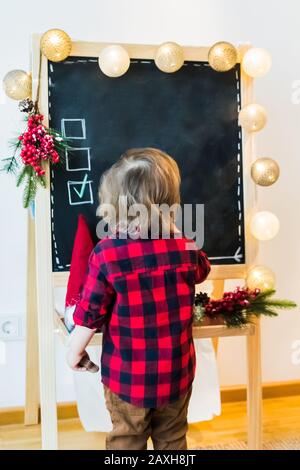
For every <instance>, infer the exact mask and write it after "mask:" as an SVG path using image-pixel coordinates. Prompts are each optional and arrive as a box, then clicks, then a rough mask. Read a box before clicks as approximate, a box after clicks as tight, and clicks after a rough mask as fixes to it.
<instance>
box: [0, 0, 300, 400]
mask: <svg viewBox="0 0 300 470" xmlns="http://www.w3.org/2000/svg"><path fill="white" fill-rule="evenodd" d="M299 19H300V3H299V1H298V0H286V1H282V0H280V1H278V0H273V1H272V2H271V1H265V2H262V1H261V0H252V1H251V2H241V1H240V0H184V1H183V0H182V1H180V0H163V1H162V0H148V1H147V0H144V1H140V0H85V2H77V1H71V0H64V1H63V2H62V1H60V0H52V1H51V3H50V4H49V5H47V7H46V8H44V7H43V6H41V3H40V2H39V1H38V0H28V1H27V2H20V1H19V0H10V1H9V2H6V3H5V6H2V11H1V19H0V26H1V27H0V44H1V61H0V77H3V75H4V74H5V73H6V72H7V71H9V70H11V69H14V68H24V69H26V68H27V66H28V62H29V54H28V50H29V35H30V33H31V32H44V31H45V30H47V29H49V28H51V27H61V28H62V29H65V30H66V31H67V32H68V33H69V34H70V35H71V36H72V38H74V39H83V40H92V41H107V42H118V41H119V42H133V43H157V44H159V43H160V42H162V41H165V40H175V41H177V42H178V43H181V44H185V45H210V44H212V43H214V42H215V41H217V40H220V39H226V40H229V41H232V42H233V43H238V42H251V43H252V44H254V45H257V46H261V47H265V48H267V49H268V50H269V51H270V52H271V54H272V56H273V67H272V71H271V73H270V74H269V75H268V76H267V77H265V78H263V79H260V80H258V81H257V86H256V90H257V100H258V101H259V102H261V103H262V104H263V105H265V106H266V108H267V109H268V112H269V124H268V126H267V128H266V129H265V130H264V131H263V132H262V133H261V134H260V135H259V136H258V138H257V151H258V155H268V156H272V157H274V158H275V159H276V160H277V161H278V162H279V164H280V166H281V178H280V180H279V181H278V183H277V184H276V185H274V186H273V187H271V188H267V189H259V191H258V194H259V206H260V208H263V209H267V210H272V211H274V212H275V213H276V214H277V215H278V217H279V218H280V221H281V231H280V234H279V235H278V236H277V238H276V239H275V240H274V241H272V242H266V243H264V244H262V245H261V250H260V255H259V259H260V262H262V263H265V264H266V265H268V266H270V267H271V268H272V269H273V270H274V271H275V273H276V276H277V289H278V294H279V295H280V296H285V297H288V298H293V299H294V300H296V301H298V303H299V304H300V291H299V287H298V286H299V279H300V243H299V240H298V237H299V232H298V230H299V228H300V219H299V215H298V212H297V209H298V208H299V205H300V192H299V173H300V157H299V118H300V105H298V106H297V105H295V104H292V102H291V94H292V83H293V81H294V80H297V79H300V51H299V41H300V32H299ZM19 123H20V113H19V112H18V110H17V106H16V103H15V102H13V101H10V100H8V99H6V98H5V97H4V96H3V93H2V95H0V126H1V127H0V128H1V134H0V155H3V156H5V155H6V153H7V144H6V142H7V140H8V138H10V136H11V135H12V134H14V133H15V132H16V131H18V129H19ZM0 191H1V193H0V194H1V197H0V207H1V221H2V222H1V231H0V246H1V264H0V266H1V273H0V298H1V303H0V315H5V316H6V315H8V314H11V315H18V314H22V315H25V313H24V312H25V298H26V292H25V273H26V212H25V211H24V210H23V209H22V205H21V194H20V192H19V191H17V190H16V189H15V186H14V181H13V180H11V179H10V178H8V177H7V176H6V175H2V174H1V175H0ZM262 336H263V337H262V344H263V377H264V380H265V381H277V380H290V379H291V380H292V379H298V378H299V375H300V365H293V364H292V361H291V352H292V344H293V342H294V341H295V340H297V339H300V316H299V310H297V311H293V312H291V313H282V314H281V316H280V317H279V318H278V319H272V320H265V321H263V335H262ZM24 354H25V347H24V343H23V342H19V343H10V344H8V343H7V348H6V359H7V362H6V364H4V365H0V384H1V387H0V390H1V391H0V406H3V407H4V406H7V407H8V406H15V405H21V404H22V403H23V402H24V375H25V360H24ZM57 356H58V363H59V368H58V369H59V370H58V381H57V382H58V390H59V400H70V399H73V389H72V384H71V380H70V374H69V373H68V372H67V371H66V367H65V366H64V363H63V361H64V355H63V348H62V346H58V347H57ZM219 365H220V376H221V382H222V384H236V383H242V382H244V379H245V367H244V347H243V341H242V340H239V339H236V340H232V339H230V340H229V339H224V340H222V341H221V345H220V350H219Z"/></svg>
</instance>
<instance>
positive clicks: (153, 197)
mask: <svg viewBox="0 0 300 470" xmlns="http://www.w3.org/2000/svg"><path fill="white" fill-rule="evenodd" d="M179 190H180V172H179V169H178V166H177V163H176V162H175V160H174V159H173V158H171V157H170V156H169V155H168V154H167V153H165V152H163V151H162V150H158V149H155V148H150V147H146V148H133V149H129V150H127V151H126V152H125V153H124V154H123V155H122V156H121V157H120V159H119V160H118V161H117V162H116V163H115V164H114V165H112V167H111V168H110V169H109V170H107V171H106V172H105V173H104V174H103V175H102V177H101V180H100V186H99V199H100V206H99V211H98V213H99V214H100V215H101V216H102V217H103V218H104V220H105V221H106V222H107V223H108V224H109V225H110V227H111V228H112V229H114V228H117V229H118V228H119V227H120V226H122V225H123V226H124V224H125V225H126V226H127V224H128V223H129V224H130V223H135V224H136V226H139V227H140V228H141V229H145V228H147V229H149V227H150V225H151V220H152V216H153V210H154V211H155V210H156V211H157V213H158V215H159V219H160V223H163V224H164V223H166V224H167V225H168V224H170V223H173V222H174V218H175V210H171V213H170V212H169V219H170V218H171V220H167V219H168V217H165V215H164V214H163V211H162V210H161V208H160V207H159V206H163V205H165V206H167V207H169V208H170V207H174V206H178V205H179V204H180V191H179ZM108 205H109V206H111V207H113V208H114V211H115V218H112V217H111V215H110V211H107V210H106V209H107V206H108ZM133 205H135V206H136V205H142V206H143V207H145V208H146V212H147V217H146V218H145V217H144V216H143V215H142V214H139V215H138V216H137V215H132V214H130V208H131V207H132V206H133ZM151 211H152V212H151ZM124 214H125V215H126V222H125V220H124ZM144 215H145V212H144ZM146 219H147V220H146Z"/></svg>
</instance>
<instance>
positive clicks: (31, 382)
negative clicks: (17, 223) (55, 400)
mask: <svg viewBox="0 0 300 470" xmlns="http://www.w3.org/2000/svg"><path fill="white" fill-rule="evenodd" d="M34 244H35V236H34V220H33V217H32V216H31V214H30V210H28V240H27V245H28V254H27V256H28V258H27V266H28V268H27V318H26V322H27V328H26V333H27V338H26V399H25V415H24V424H25V425H32V424H38V422H39V405H40V403H39V371H38V368H39V361H38V328H37V303H36V272H35V245H34Z"/></svg>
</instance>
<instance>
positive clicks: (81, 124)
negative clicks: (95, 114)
mask: <svg viewBox="0 0 300 470" xmlns="http://www.w3.org/2000/svg"><path fill="white" fill-rule="evenodd" d="M61 133H62V135H63V137H66V138H67V139H73V140H84V139H86V125H85V119H62V120H61Z"/></svg>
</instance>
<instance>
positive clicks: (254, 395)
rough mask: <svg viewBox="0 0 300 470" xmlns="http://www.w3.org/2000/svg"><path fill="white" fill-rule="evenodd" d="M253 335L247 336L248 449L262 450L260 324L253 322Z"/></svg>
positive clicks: (257, 321)
mask: <svg viewBox="0 0 300 470" xmlns="http://www.w3.org/2000/svg"><path fill="white" fill-rule="evenodd" d="M254 327H255V328H254V334H252V335H248V336H247V361H248V387H247V417H248V448H249V449H250V450H260V449H262V384H261V346H260V323H259V320H256V321H255V324H254Z"/></svg>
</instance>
